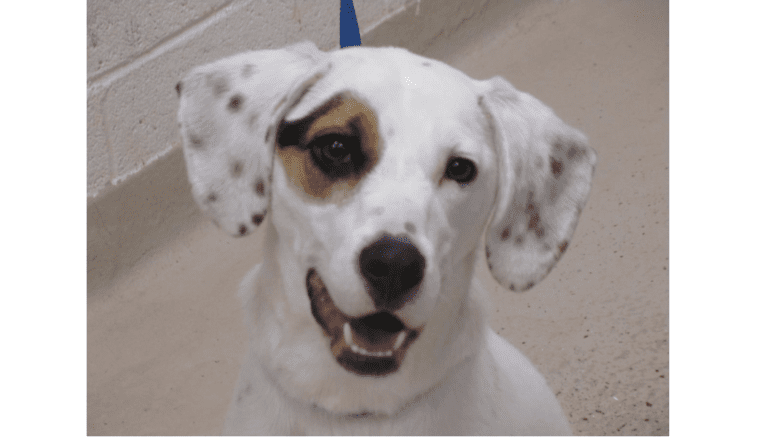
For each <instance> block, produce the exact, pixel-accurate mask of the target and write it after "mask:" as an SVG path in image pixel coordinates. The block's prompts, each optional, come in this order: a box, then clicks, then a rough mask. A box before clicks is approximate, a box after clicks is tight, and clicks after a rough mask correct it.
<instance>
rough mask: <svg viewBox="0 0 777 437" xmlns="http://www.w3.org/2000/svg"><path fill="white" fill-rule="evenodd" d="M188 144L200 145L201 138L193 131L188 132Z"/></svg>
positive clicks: (197, 146) (196, 146) (195, 146)
mask: <svg viewBox="0 0 777 437" xmlns="http://www.w3.org/2000/svg"><path fill="white" fill-rule="evenodd" d="M189 144H191V146H192V147H194V148H199V147H202V138H200V137H199V136H197V135H194V134H193V133H189Z"/></svg>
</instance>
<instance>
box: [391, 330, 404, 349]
mask: <svg viewBox="0 0 777 437" xmlns="http://www.w3.org/2000/svg"><path fill="white" fill-rule="evenodd" d="M406 337H407V331H402V332H400V333H399V337H397V340H396V341H395V342H394V350H397V349H399V347H400V346H402V343H404V342H405V338H406Z"/></svg>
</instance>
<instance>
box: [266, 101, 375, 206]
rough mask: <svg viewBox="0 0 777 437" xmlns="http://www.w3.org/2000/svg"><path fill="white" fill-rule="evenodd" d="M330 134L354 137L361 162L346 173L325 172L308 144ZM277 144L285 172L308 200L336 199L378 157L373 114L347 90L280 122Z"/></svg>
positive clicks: (339, 197) (338, 199)
mask: <svg viewBox="0 0 777 437" xmlns="http://www.w3.org/2000/svg"><path fill="white" fill-rule="evenodd" d="M332 134H334V135H343V136H347V137H354V138H358V143H359V145H358V150H359V153H360V154H361V156H360V158H361V161H362V162H360V163H359V164H358V165H354V167H353V171H351V172H348V173H347V174H344V175H332V174H327V173H326V172H325V171H324V170H323V169H321V168H320V167H319V166H318V164H317V163H316V161H315V160H314V158H313V151H312V150H311V149H310V148H309V147H308V146H309V145H310V144H311V142H313V141H314V140H316V139H318V138H322V137H324V136H327V135H332ZM277 145H278V157H279V158H280V159H281V162H282V163H283V166H284V168H285V170H286V174H287V175H288V177H289V179H290V180H291V182H292V183H293V184H294V185H295V186H296V187H297V188H298V189H300V190H301V191H302V192H303V193H305V194H307V195H308V196H309V198H310V199H311V200H324V201H327V202H340V201H342V200H343V199H345V198H346V197H347V196H348V194H349V193H350V192H351V191H352V190H353V189H354V187H355V186H356V185H357V184H358V183H359V181H361V179H362V178H363V177H364V176H365V175H366V174H367V173H368V172H369V171H370V170H371V169H372V168H373V167H374V166H375V164H376V163H377V161H378V157H379V154H380V139H379V135H378V121H377V117H376V116H375V113H374V112H373V111H372V110H371V109H370V108H369V107H368V106H367V105H366V104H364V103H362V102H360V101H358V100H356V99H355V98H353V97H351V96H350V95H348V94H343V95H338V96H336V97H334V98H333V99H331V100H330V101H329V102H327V103H325V104H324V105H322V106H321V107H320V108H319V109H317V110H315V111H313V113H312V114H311V115H309V116H307V117H305V118H303V119H302V120H299V121H295V122H292V123H285V124H282V127H281V129H279V133H278V140H277ZM355 161H356V160H354V162H355Z"/></svg>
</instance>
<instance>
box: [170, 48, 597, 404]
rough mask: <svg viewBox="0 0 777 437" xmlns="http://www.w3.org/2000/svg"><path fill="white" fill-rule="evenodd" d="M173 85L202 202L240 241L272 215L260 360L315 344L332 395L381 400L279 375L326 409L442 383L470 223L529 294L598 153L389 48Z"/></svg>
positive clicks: (249, 56)
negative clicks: (272, 274)
mask: <svg viewBox="0 0 777 437" xmlns="http://www.w3.org/2000/svg"><path fill="white" fill-rule="evenodd" d="M176 89H177V90H178V91H179V94H180V95H181V107H180V112H179V123H180V126H181V132H182V135H183V138H184V153H185V157H186V162H187V167H188V171H189V177H190V180H191V182H192V186H193V193H194V198H195V199H196V201H197V203H198V204H199V205H200V207H201V208H202V209H203V210H204V211H205V212H206V213H208V214H209V215H210V217H211V218H212V219H213V220H214V221H215V222H216V223H217V224H218V225H219V226H220V227H221V228H222V229H224V230H226V231H227V232H229V233H231V234H233V235H236V236H240V235H246V234H248V233H249V232H250V231H252V230H253V229H255V228H256V227H257V226H259V224H260V223H262V221H263V220H264V218H265V217H266V216H267V215H268V212H269V209H270V207H272V213H271V214H269V217H270V221H271V222H272V223H271V224H272V232H273V238H276V239H277V243H278V244H277V248H276V249H275V250H276V252H277V253H276V254H274V255H275V256H276V257H277V258H276V260H275V261H274V262H277V263H279V265H281V266H282V267H281V268H280V269H278V272H279V273H278V275H279V278H278V279H277V281H276V283H274V285H273V286H274V287H275V288H276V289H274V290H267V291H264V292H263V293H264V295H271V297H268V299H269V300H270V301H272V302H267V301H266V302H264V304H266V305H265V306H266V307H267V308H270V307H272V309H259V310H257V314H256V316H257V317H265V318H271V319H274V320H275V322H273V323H275V324H274V325H272V326H273V328H271V327H270V325H266V328H267V329H275V331H274V332H275V337H273V338H276V340H275V343H274V344H275V345H276V347H275V349H274V350H275V351H276V352H277V353H276V354H275V358H273V359H276V360H281V359H280V358H278V356H279V355H283V354H284V352H283V351H282V350H286V351H288V350H291V349H294V344H295V343H294V342H297V343H296V344H297V345H298V346H299V348H298V349H299V350H298V351H297V352H293V353H292V354H297V355H295V356H296V359H299V357H300V355H299V354H300V353H301V352H300V350H303V349H305V348H308V349H311V350H313V352H306V353H308V355H307V356H308V358H310V359H316V360H318V361H322V362H316V363H315V364H310V365H311V366H314V367H320V368H321V369H324V370H326V372H327V373H326V375H328V376H327V377H330V378H335V379H336V381H337V383H340V384H342V385H347V387H345V390H346V391H350V392H351V393H353V392H354V391H358V390H359V387H360V384H362V383H363V382H364V381H368V383H369V384H370V385H364V388H365V389H366V390H367V391H369V388H372V389H375V385H376V384H381V383H385V384H387V386H386V388H387V389H388V390H386V392H391V393H393V394H394V395H395V396H394V398H391V397H390V396H389V397H385V396H384V397H383V399H382V400H381V399H378V400H374V399H373V400H369V399H368V398H369V397H370V396H371V395H369V394H368V395H367V397H362V398H359V399H357V400H353V397H352V400H351V401H346V400H344V399H343V397H342V396H336V395H333V394H332V393H335V392H337V390H338V388H333V387H331V385H332V384H330V385H327V386H326V387H322V386H317V387H313V386H312V385H311V384H312V383H310V382H309V380H308V379H305V377H304V376H299V375H291V376H286V377H284V376H279V378H280V379H285V380H295V381H294V382H289V384H288V385H289V386H293V385H295V384H296V386H298V388H299V387H301V388H299V390H297V391H306V392H307V393H308V396H309V397H312V398H316V399H317V400H318V401H319V402H320V403H321V404H322V405H325V406H327V407H328V408H330V409H332V410H337V411H354V410H353V409H354V408H356V409H359V408H366V409H371V410H372V411H381V410H382V411H386V412H388V411H390V410H392V409H395V408H397V407H398V406H399V405H401V402H403V401H406V400H407V398H408V396H411V395H413V394H416V393H418V392H419V391H420V390H422V389H424V388H426V387H428V385H430V384H431V383H433V382H434V379H435V378H438V379H439V378H440V377H441V376H442V375H443V374H444V373H445V369H447V368H448V367H449V366H451V365H454V364H455V361H456V360H454V359H452V355H450V354H451V353H452V352H450V351H451V350H453V349H456V347H454V346H452V343H451V342H454V340H453V339H450V338H449V337H451V336H456V335H464V334H461V333H462V332H463V331H464V330H466V329H470V328H468V327H467V326H465V325H466V323H458V322H452V320H455V319H456V318H457V316H460V315H461V314H463V313H462V311H463V310H462V305H465V302H466V300H467V292H468V290H469V289H470V284H471V276H472V269H473V265H474V260H475V254H476V251H477V249H478V242H479V238H480V236H481V234H482V232H483V230H484V229H486V232H487V234H486V245H485V256H486V261H487V263H488V266H489V269H490V270H491V272H492V274H493V276H494V277H495V278H496V279H497V280H498V281H499V282H500V283H501V284H502V285H503V286H504V287H506V288H508V289H510V290H525V289H528V288H530V287H531V286H532V285H534V284H536V283H537V282H538V281H539V280H540V279H542V278H543V277H544V276H545V275H546V274H547V273H548V271H549V270H550V269H551V268H552V267H553V265H554V264H555V263H556V262H557V261H558V259H559V258H560V256H561V255H562V254H563V253H564V251H565V250H566V249H567V247H568V244H569V240H570V238H571V236H572V232H573V230H574V228H575V225H576V222H577V219H578V216H579V215H580V212H581V209H582V207H583V205H584V203H585V200H586V198H587V196H588V191H589V188H590V183H591V178H592V174H593V168H594V163H595V153H594V152H593V150H592V149H591V148H589V147H588V145H587V143H586V139H585V137H584V136H583V135H582V134H580V133H579V132H578V131H576V130H574V129H573V128H571V127H569V126H567V125H566V124H564V123H563V122H562V121H561V120H559V119H558V118H557V117H556V116H555V115H554V114H553V112H552V111H551V110H550V109H549V108H547V107H546V106H545V105H543V104H542V103H541V102H539V101H538V100H536V99H535V98H533V97H531V96H529V95H527V94H525V93H520V92H518V91H517V90H515V89H514V88H513V87H512V86H511V85H510V84H509V83H508V82H507V81H505V80H504V79H501V78H498V77H497V78H494V79H491V80H487V81H476V80H473V79H471V78H469V77H467V76H466V75H464V74H463V73H462V72H460V71H458V70H456V69H453V68H451V67H449V66H447V65H445V64H442V63H440V62H437V61H434V60H430V59H427V58H423V57H421V56H417V55H414V54H411V53H409V52H407V51H406V50H403V49H396V48H382V49H377V48H361V47H359V48H348V49H343V50H338V51H334V52H330V53H322V52H320V51H318V50H317V49H316V48H315V46H313V45H312V44H310V43H303V44H298V45H295V46H291V47H288V48H286V49H282V50H273V51H260V52H252V53H246V54H241V55H238V56H235V57H232V58H228V59H224V60H221V61H218V62H216V63H213V64H209V65H205V66H201V67H198V68H196V69H195V70H194V71H193V72H192V73H190V74H189V75H188V76H187V77H186V79H184V80H183V81H182V82H181V83H179V84H178V85H177V86H176ZM283 293H286V294H285V295H282V296H279V294H283ZM273 302H277V304H276V305H274V304H273ZM260 313H261V314H260ZM281 319H284V320H281ZM290 319H295V320H290ZM267 323H269V322H267ZM471 329H477V328H471ZM290 332H294V333H295V334H291V333H290ZM298 334H299V335H298ZM268 335H269V334H268ZM284 336H285V337H284ZM295 336H296V337H295ZM271 337H272V336H271ZM281 337H284V338H281ZM322 340H323V341H322ZM270 343H273V341H272V340H270V339H268V344H270ZM281 345H283V346H281ZM462 347H463V348H464V349H466V346H462ZM462 347H459V349H461V348H462ZM269 349H272V346H268V350H269ZM321 351H324V352H323V353H325V354H327V355H328V356H329V358H328V359H327V360H322V358H321V357H320V354H319V352H321ZM303 355H305V354H304V353H303ZM293 359H294V358H289V357H285V358H284V360H286V361H285V364H283V365H281V364H279V365H278V367H277V369H276V370H277V373H278V374H279V375H280V374H283V373H284V370H283V368H284V366H285V368H286V369H288V367H289V365H288V360H292V361H293ZM324 361H325V362H324ZM278 362H280V361H278ZM295 372H296V373H300V372H299V371H295ZM310 372H315V371H313V370H310ZM286 373H289V372H288V371H286ZM422 375H425V376H422ZM433 375H436V376H433ZM303 380H304V381H308V382H304V381H303ZM378 380H380V381H382V382H376V381H378ZM287 389H289V390H290V391H295V389H294V388H288V387H287ZM339 390H343V387H340V388H339ZM314 392H315V393H314ZM383 394H385V392H383ZM383 394H382V395H381V396H383ZM327 396H329V398H327ZM356 397H357V398H358V396H356ZM390 398H391V399H390ZM327 399H329V400H327ZM331 399H337V400H331Z"/></svg>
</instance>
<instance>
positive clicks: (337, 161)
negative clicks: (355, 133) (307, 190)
mask: <svg viewBox="0 0 777 437" xmlns="http://www.w3.org/2000/svg"><path fill="white" fill-rule="evenodd" d="M307 148H308V150H310V153H311V157H312V158H313V162H314V163H315V164H316V166H318V168H319V169H321V171H322V172H324V174H325V175H326V176H328V177H330V178H332V179H339V178H345V177H347V176H349V175H351V174H356V173H358V172H359V171H360V170H361V169H362V168H363V167H364V162H365V160H366V158H365V157H364V153H363V152H362V150H361V145H360V143H359V137H352V136H343V135H337V134H333V135H324V136H322V137H319V138H316V139H315V140H313V141H311V142H310V144H308V146H307Z"/></svg>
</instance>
